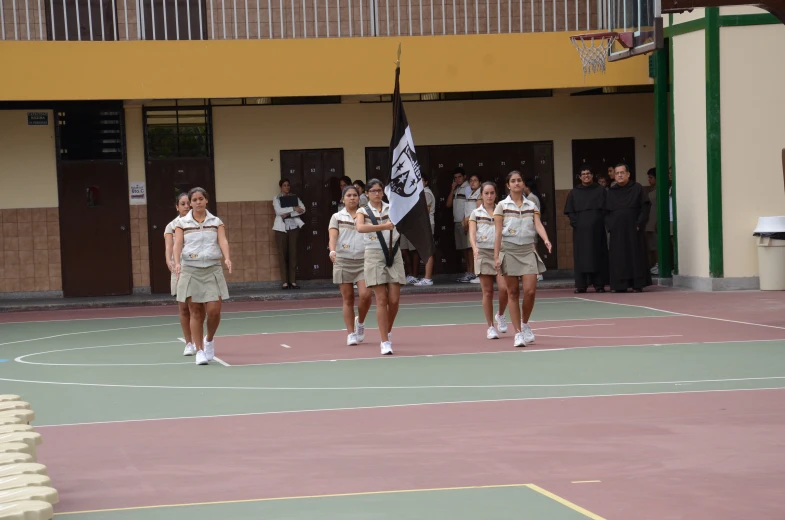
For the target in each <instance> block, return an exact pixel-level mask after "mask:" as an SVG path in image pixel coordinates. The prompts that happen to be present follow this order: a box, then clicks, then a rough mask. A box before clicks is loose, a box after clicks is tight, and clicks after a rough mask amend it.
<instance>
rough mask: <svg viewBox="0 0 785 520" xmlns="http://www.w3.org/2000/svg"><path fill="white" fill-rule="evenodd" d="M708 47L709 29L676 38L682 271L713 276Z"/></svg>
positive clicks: (676, 131)
mask: <svg viewBox="0 0 785 520" xmlns="http://www.w3.org/2000/svg"><path fill="white" fill-rule="evenodd" d="M704 51H705V38H704V34H703V31H697V32H693V33H689V34H685V35H681V36H677V37H675V38H674V39H673V55H674V59H673V77H674V91H673V93H674V96H673V98H674V100H673V104H674V112H675V118H674V124H675V137H676V188H677V197H678V218H679V222H678V225H679V237H678V238H679V274H680V275H687V276H701V277H707V276H709V229H708V221H707V217H706V215H708V200H707V191H706V171H707V165H706V73H705V70H706V66H705V63H706V59H705V54H704ZM723 139H724V136H723Z"/></svg>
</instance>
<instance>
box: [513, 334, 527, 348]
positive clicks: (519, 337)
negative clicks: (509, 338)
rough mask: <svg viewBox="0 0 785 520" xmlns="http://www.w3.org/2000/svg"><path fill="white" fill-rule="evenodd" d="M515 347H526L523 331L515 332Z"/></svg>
mask: <svg viewBox="0 0 785 520" xmlns="http://www.w3.org/2000/svg"><path fill="white" fill-rule="evenodd" d="M512 346H513V347H525V346H526V340H524V339H523V332H516V333H515V343H513V345H512Z"/></svg>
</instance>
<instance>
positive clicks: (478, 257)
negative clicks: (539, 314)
mask: <svg viewBox="0 0 785 520" xmlns="http://www.w3.org/2000/svg"><path fill="white" fill-rule="evenodd" d="M480 189H481V200H482V204H480V206H479V207H477V208H475V209H474V210H473V211H472V213H471V215H469V243H470V244H471V245H472V252H473V253H474V274H476V275H477V277H478V278H479V280H480V285H481V286H482V308H483V311H485V322H486V324H487V325H488V333H487V335H486V337H487V338H488V339H499V334H498V333H499V332H502V333H504V332H507V320H506V319H505V317H504V310H505V309H506V308H507V299H508V296H507V286H506V285H505V283H504V277H503V276H502V275H501V274H499V272H498V271H497V269H496V264H495V263H494V261H493V258H494V257H493V246H494V243H495V242H496V226H495V224H494V221H493V211H494V209H495V208H496V184H495V183H493V182H484V183H483V184H482V187H481V188H480ZM494 280H495V281H496V284H497V285H498V286H499V312H498V313H496V316H495V319H496V324H497V327H498V329H497V327H494V326H493V320H494V316H493V282H494ZM497 330H498V332H497Z"/></svg>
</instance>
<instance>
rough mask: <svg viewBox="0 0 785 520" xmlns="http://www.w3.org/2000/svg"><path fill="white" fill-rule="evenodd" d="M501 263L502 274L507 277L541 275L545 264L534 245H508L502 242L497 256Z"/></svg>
mask: <svg viewBox="0 0 785 520" xmlns="http://www.w3.org/2000/svg"><path fill="white" fill-rule="evenodd" d="M499 256H500V257H501V261H502V274H504V275H507V276H525V275H527V274H541V273H544V272H545V271H546V269H545V264H544V263H543V262H542V259H541V258H540V255H538V254H537V249H536V248H535V246H534V244H524V245H522V246H519V245H517V244H510V243H509V242H504V241H502V250H501V253H500V254H499Z"/></svg>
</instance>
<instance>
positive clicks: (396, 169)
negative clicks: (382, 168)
mask: <svg viewBox="0 0 785 520" xmlns="http://www.w3.org/2000/svg"><path fill="white" fill-rule="evenodd" d="M422 190H423V183H422V174H421V173H420V163H419V162H417V154H416V153H415V151H414V142H413V140H412V134H411V131H410V130H409V127H408V126H407V127H406V130H405V131H404V133H403V135H402V136H401V140H400V141H398V145H397V146H396V147H395V150H394V151H393V162H392V170H391V172H390V183H389V184H388V185H387V188H386V190H385V191H386V192H387V198H388V199H390V202H391V203H392V200H393V197H395V198H397V199H398V200H397V201H395V203H393V204H391V206H390V218H391V219H392V221H393V223H395V224H397V223H398V222H399V221H400V220H401V219H402V218H403V217H404V216H405V215H406V214H407V213H408V212H409V210H410V209H412V208H413V207H414V205H415V204H417V201H418V200H419V198H420V193H421V192H422Z"/></svg>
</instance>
